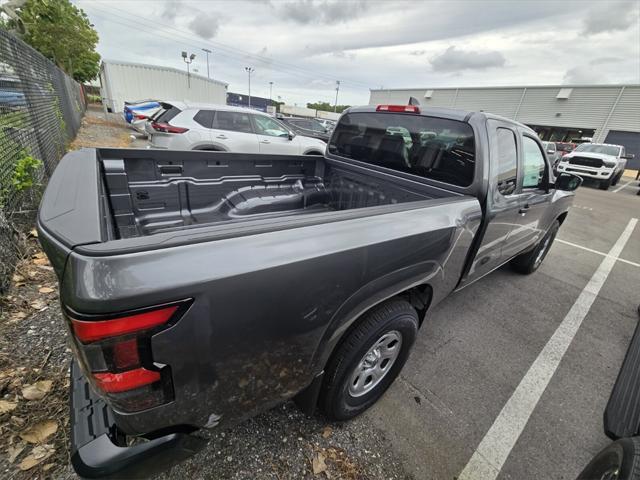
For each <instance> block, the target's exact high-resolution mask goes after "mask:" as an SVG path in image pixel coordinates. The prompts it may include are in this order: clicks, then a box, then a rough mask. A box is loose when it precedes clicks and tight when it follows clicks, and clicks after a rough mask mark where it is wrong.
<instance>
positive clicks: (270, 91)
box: [269, 82, 273, 105]
mask: <svg viewBox="0 0 640 480" xmlns="http://www.w3.org/2000/svg"><path fill="white" fill-rule="evenodd" d="M272 94H273V82H269V105H271V95H272Z"/></svg>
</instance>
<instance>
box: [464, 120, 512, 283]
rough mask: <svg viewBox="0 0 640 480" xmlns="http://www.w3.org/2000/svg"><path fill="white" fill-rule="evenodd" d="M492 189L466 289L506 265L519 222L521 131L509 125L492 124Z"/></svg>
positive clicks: (490, 135) (488, 195) (466, 281)
mask: <svg viewBox="0 0 640 480" xmlns="http://www.w3.org/2000/svg"><path fill="white" fill-rule="evenodd" d="M487 126H488V133H489V140H490V141H489V145H490V148H489V157H490V162H489V163H490V167H489V189H488V192H487V200H486V209H485V219H484V226H483V228H484V233H483V237H482V240H481V243H480V246H479V247H478V250H477V252H476V254H475V257H474V258H473V260H472V262H471V266H470V267H469V271H468V272H467V275H466V276H465V277H464V278H463V279H462V281H461V282H460V287H462V286H464V285H467V284H469V283H471V282H473V281H475V280H477V279H478V278H480V277H482V276H483V275H486V274H487V273H489V272H490V271H492V270H494V269H496V268H498V267H499V266H500V265H502V264H503V263H504V262H505V257H504V252H503V248H504V246H505V243H506V242H507V239H508V237H509V235H510V234H511V232H512V230H513V229H514V228H515V227H517V226H518V224H519V222H520V218H519V217H520V213H519V210H520V204H521V199H520V194H519V193H520V192H519V189H518V141H517V138H518V135H519V134H518V131H517V129H516V128H515V127H512V126H511V125H510V124H508V123H502V122H499V121H494V120H489V121H488V122H487Z"/></svg>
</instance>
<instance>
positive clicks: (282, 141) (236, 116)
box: [145, 102, 327, 155]
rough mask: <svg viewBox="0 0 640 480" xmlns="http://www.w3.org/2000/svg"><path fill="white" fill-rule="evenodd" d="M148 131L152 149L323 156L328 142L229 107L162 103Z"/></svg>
mask: <svg viewBox="0 0 640 480" xmlns="http://www.w3.org/2000/svg"><path fill="white" fill-rule="evenodd" d="M161 105H162V107H163V111H162V112H161V113H159V114H158V115H156V116H155V117H154V118H152V119H151V120H150V121H149V122H148V123H147V125H146V127H145V129H146V131H147V133H148V134H149V145H150V147H151V148H161V149H170V150H213V151H216V150H217V151H224V152H240V153H270V154H284V155H323V154H324V151H325V148H326V146H327V145H326V143H325V142H323V141H322V140H318V139H315V138H310V137H305V136H302V135H296V134H295V133H293V132H291V131H290V130H289V129H288V128H287V127H285V126H284V125H283V124H282V123H281V122H279V121H278V120H276V119H274V118H273V117H271V116H270V115H268V114H266V113H262V112H257V111H254V110H249V109H247V108H242V107H230V106H227V105H213V104H196V103H185V102H162V103H161Z"/></svg>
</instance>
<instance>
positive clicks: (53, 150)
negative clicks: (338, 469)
mask: <svg viewBox="0 0 640 480" xmlns="http://www.w3.org/2000/svg"><path fill="white" fill-rule="evenodd" d="M85 108H86V102H85V97H84V94H83V89H82V86H81V85H80V84H78V83H77V82H75V81H74V80H73V79H72V78H71V77H69V76H68V75H66V74H65V73H64V72H63V71H62V70H60V69H59V68H58V67H56V66H55V65H54V64H53V63H52V62H51V61H49V60H48V59H46V58H45V57H44V56H42V55H41V54H40V53H38V52H37V51H36V50H34V49H33V48H31V47H30V46H29V45H27V44H26V43H24V42H23V41H21V40H20V39H18V38H16V37H14V36H13V35H11V34H10V33H8V32H6V31H5V30H2V29H1V28H0V292H2V291H4V290H5V289H6V287H7V286H8V283H9V281H10V276H11V272H12V271H13V268H14V267H15V264H16V262H17V261H18V259H19V258H20V256H21V254H22V252H21V247H20V243H21V242H20V238H21V232H24V229H25V228H26V227H29V226H31V225H33V221H34V219H35V214H36V210H37V207H38V201H39V198H40V195H41V193H42V190H43V188H44V185H45V184H46V182H47V180H48V178H49V176H50V175H51V173H52V172H53V170H54V169H55V167H56V165H57V164H58V161H59V160H60V158H61V157H62V155H63V154H64V153H65V151H66V148H67V144H68V142H69V141H70V140H72V139H73V138H74V137H75V134H76V133H77V131H78V129H79V128H80V124H81V122H82V117H83V115H84V112H85Z"/></svg>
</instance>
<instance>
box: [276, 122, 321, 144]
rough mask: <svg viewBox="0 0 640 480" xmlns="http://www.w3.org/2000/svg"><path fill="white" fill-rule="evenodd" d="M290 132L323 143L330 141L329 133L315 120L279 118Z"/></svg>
mask: <svg viewBox="0 0 640 480" xmlns="http://www.w3.org/2000/svg"><path fill="white" fill-rule="evenodd" d="M278 120H280V121H281V122H282V123H284V124H285V125H286V126H287V127H288V128H289V129H290V130H292V131H293V132H295V133H297V134H298V135H304V136H305V137H312V138H317V139H318V140H322V141H323V142H328V141H329V131H328V130H327V129H326V128H325V127H324V126H323V125H322V124H321V123H320V122H318V121H317V120H315V119H314V118H301V117H284V116H281V117H278Z"/></svg>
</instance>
